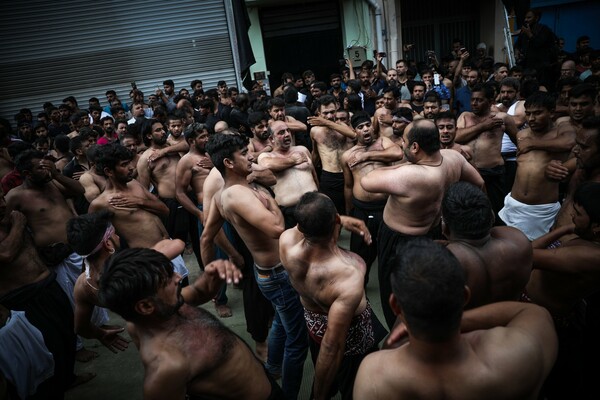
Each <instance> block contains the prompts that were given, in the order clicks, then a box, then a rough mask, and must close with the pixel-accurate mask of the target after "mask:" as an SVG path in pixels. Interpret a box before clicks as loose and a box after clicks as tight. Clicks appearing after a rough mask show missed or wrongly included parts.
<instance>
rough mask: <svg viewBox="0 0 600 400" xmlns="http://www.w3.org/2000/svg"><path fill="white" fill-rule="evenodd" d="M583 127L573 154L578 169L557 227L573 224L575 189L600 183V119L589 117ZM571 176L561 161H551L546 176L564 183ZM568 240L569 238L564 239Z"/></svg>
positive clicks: (560, 213)
mask: <svg viewBox="0 0 600 400" xmlns="http://www.w3.org/2000/svg"><path fill="white" fill-rule="evenodd" d="M581 125H582V126H581V129H579V130H578V131H577V133H576V136H575V147H573V152H572V154H573V155H574V156H575V158H574V161H575V163H576V169H575V172H573V175H572V176H571V179H570V180H569V188H568V190H567V195H566V197H565V199H564V200H563V203H562V206H561V209H560V212H559V213H558V216H557V217H556V223H555V227H561V226H565V225H569V224H571V216H572V214H573V213H574V210H573V193H575V189H576V188H577V187H578V186H579V185H581V184H582V183H583V182H600V146H599V144H600V117H587V118H585V119H584V120H583V121H582V124H581ZM569 163H570V161H569ZM569 174H570V171H569V169H568V168H567V167H565V166H564V165H563V163H562V162H560V161H559V160H552V161H550V163H549V165H548V167H547V168H546V176H548V178H550V179H553V180H555V181H562V180H564V179H565V178H567V177H568V176H569ZM567 238H568V236H566V237H564V238H563V239H567Z"/></svg>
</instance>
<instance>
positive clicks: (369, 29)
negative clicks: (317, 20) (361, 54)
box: [341, 0, 377, 58]
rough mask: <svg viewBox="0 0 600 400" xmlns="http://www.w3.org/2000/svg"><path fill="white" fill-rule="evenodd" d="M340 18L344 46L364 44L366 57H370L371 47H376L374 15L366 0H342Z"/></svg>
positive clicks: (371, 53)
mask: <svg viewBox="0 0 600 400" xmlns="http://www.w3.org/2000/svg"><path fill="white" fill-rule="evenodd" d="M341 19H342V37H343V39H342V40H343V44H344V47H349V46H366V47H367V57H369V58H372V55H373V49H374V48H375V47H377V36H375V32H374V22H373V19H374V17H373V16H372V12H371V10H370V9H369V6H368V4H367V2H366V1H364V0H342V2H341ZM345 56H347V54H345Z"/></svg>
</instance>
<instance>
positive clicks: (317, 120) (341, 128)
mask: <svg viewBox="0 0 600 400" xmlns="http://www.w3.org/2000/svg"><path fill="white" fill-rule="evenodd" d="M308 123H309V124H310V125H311V126H324V127H326V128H328V129H333V130H334V131H336V132H339V133H341V134H342V135H344V136H346V137H347V138H350V139H356V132H354V129H352V128H350V127H349V126H348V125H344V124H338V123H336V122H334V121H330V120H328V119H325V118H323V117H308Z"/></svg>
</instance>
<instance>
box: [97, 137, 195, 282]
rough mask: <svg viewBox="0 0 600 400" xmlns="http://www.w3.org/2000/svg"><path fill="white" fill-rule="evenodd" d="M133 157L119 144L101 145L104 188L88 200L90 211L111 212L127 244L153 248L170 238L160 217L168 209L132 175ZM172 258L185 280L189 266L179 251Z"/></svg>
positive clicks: (177, 270)
mask: <svg viewBox="0 0 600 400" xmlns="http://www.w3.org/2000/svg"><path fill="white" fill-rule="evenodd" d="M132 158H133V155H132V154H131V152H130V151H129V150H127V149H126V148H125V147H123V146H121V145H120V144H116V143H115V144H108V145H106V146H102V147H101V148H100V152H99V154H98V158H97V160H96V162H97V166H96V169H97V171H99V172H100V171H101V172H102V174H104V176H105V177H106V178H107V182H106V189H105V190H104V192H102V194H101V195H100V196H98V197H97V198H96V200H94V201H93V202H92V203H91V204H90V208H89V212H91V213H92V212H97V211H101V210H109V211H111V212H113V213H114V216H113V217H112V221H111V222H112V224H113V225H114V226H115V229H116V231H117V233H118V234H119V236H121V237H123V238H124V239H125V241H126V242H127V244H128V246H129V247H131V248H136V247H142V248H152V247H153V246H155V245H156V244H157V243H158V242H160V241H161V240H164V239H169V234H168V232H167V230H166V229H165V226H164V224H163V223H162V221H161V219H160V216H164V215H166V214H167V213H168V212H169V209H168V208H167V206H166V205H165V204H164V203H163V202H162V201H160V200H159V199H158V198H157V197H156V196H154V195H153V194H152V193H150V192H149V191H148V189H146V188H145V187H144V186H142V184H141V183H139V182H138V181H136V180H134V179H133V176H132V174H133V166H132V165H131V159H132ZM172 261H173V264H174V266H175V271H176V272H177V273H178V274H180V275H181V276H183V278H184V280H185V278H186V277H187V275H188V270H187V268H186V267H185V264H184V262H183V258H182V257H181V255H179V256H177V257H176V258H174V259H173V260H172Z"/></svg>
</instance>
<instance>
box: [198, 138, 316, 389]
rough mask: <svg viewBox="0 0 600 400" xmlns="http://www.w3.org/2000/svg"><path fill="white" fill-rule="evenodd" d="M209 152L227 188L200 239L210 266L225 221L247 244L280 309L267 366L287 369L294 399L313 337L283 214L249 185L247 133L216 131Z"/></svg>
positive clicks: (264, 287) (263, 286)
mask: <svg viewBox="0 0 600 400" xmlns="http://www.w3.org/2000/svg"><path fill="white" fill-rule="evenodd" d="M207 151H208V153H209V154H210V156H211V159H212V161H213V164H214V165H215V167H216V168H217V169H218V170H219V172H221V174H222V175H223V178H224V180H225V186H224V187H223V189H222V191H221V192H219V193H217V194H215V196H213V199H212V204H211V207H210V211H209V213H208V216H207V218H206V223H205V226H204V232H203V233H202V237H201V241H200V243H201V252H202V260H203V261H204V263H205V264H208V262H209V261H211V260H212V259H214V237H215V236H216V234H217V232H218V230H219V228H220V227H221V225H222V223H223V220H224V219H225V220H227V221H229V222H230V223H231V224H232V225H233V227H234V228H235V229H236V231H237V232H238V234H239V235H240V237H241V238H242V240H243V241H244V243H245V244H246V246H248V249H249V250H250V253H251V254H252V257H253V259H254V274H255V277H256V281H257V283H258V286H259V288H260V290H261V291H262V293H263V294H264V296H265V297H266V298H267V300H269V301H271V303H272V304H273V306H274V308H275V318H274V319H273V324H272V326H271V332H270V335H269V339H270V340H269V343H268V346H269V351H268V360H267V362H266V364H265V368H266V369H267V371H268V372H269V373H270V374H271V375H274V376H276V375H279V374H281V373H283V376H282V388H283V392H284V394H285V397H286V398H290V399H292V398H293V399H295V398H297V396H298V392H299V390H300V385H301V383H302V374H303V369H304V360H305V358H306V354H307V350H308V337H307V333H306V327H305V324H304V317H303V310H302V305H301V304H300V300H299V297H298V294H297V293H296V292H295V291H294V289H293V288H292V286H291V285H290V283H289V279H288V274H287V272H286V271H285V269H284V268H283V266H282V265H281V260H280V258H279V236H280V235H281V233H282V232H283V230H284V220H283V214H282V213H281V211H280V210H279V206H278V204H277V202H276V201H275V199H274V198H273V197H272V196H271V195H270V194H269V193H268V192H267V191H266V190H265V189H263V188H262V187H260V186H257V185H255V184H249V183H248V181H247V176H248V174H250V173H251V172H252V164H253V162H252V156H251V155H249V154H248V148H247V147H246V141H245V140H244V138H243V137H241V136H238V135H223V134H218V135H217V134H215V135H214V136H212V137H211V138H210V139H209V143H208V145H207Z"/></svg>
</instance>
